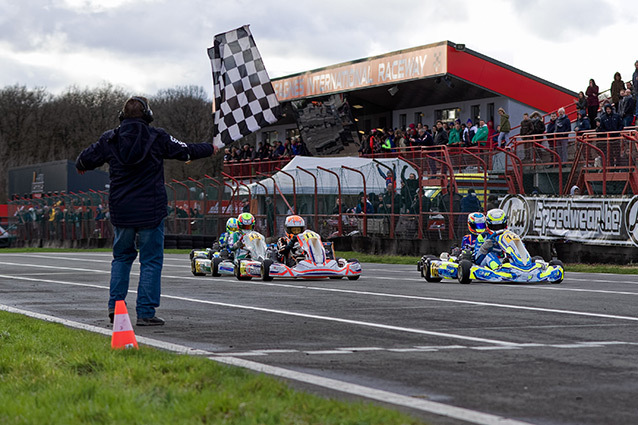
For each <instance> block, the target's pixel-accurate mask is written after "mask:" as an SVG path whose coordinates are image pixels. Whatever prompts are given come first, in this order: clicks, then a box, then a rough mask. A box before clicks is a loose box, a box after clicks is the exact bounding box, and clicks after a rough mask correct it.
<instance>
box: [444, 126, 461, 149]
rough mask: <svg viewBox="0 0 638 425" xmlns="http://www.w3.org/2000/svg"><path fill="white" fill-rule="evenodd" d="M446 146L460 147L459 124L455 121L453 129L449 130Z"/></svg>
mask: <svg viewBox="0 0 638 425" xmlns="http://www.w3.org/2000/svg"><path fill="white" fill-rule="evenodd" d="M447 145H448V146H454V147H455V146H461V145H462V143H461V122H460V121H459V120H456V122H455V123H454V127H453V128H452V129H451V130H450V133H449V134H448V140H447Z"/></svg>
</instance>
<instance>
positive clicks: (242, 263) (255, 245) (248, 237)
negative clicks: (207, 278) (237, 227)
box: [210, 231, 268, 280]
mask: <svg viewBox="0 0 638 425" xmlns="http://www.w3.org/2000/svg"><path fill="white" fill-rule="evenodd" d="M240 242H241V245H243V246H242V247H241V248H239V249H238V250H237V251H236V252H235V255H234V258H231V256H226V257H224V256H223V255H220V256H219V257H213V258H212V260H211V265H210V273H211V274H212V275H213V276H215V277H219V276H222V275H226V276H232V275H234V276H235V277H236V278H237V279H238V280H250V279H252V278H253V277H261V264H262V262H263V261H264V260H266V259H267V257H268V250H267V246H266V239H265V238H264V236H263V235H262V234H261V233H258V232H255V231H251V232H248V233H246V234H244V235H243V236H242V237H241V239H240ZM222 252H223V251H222Z"/></svg>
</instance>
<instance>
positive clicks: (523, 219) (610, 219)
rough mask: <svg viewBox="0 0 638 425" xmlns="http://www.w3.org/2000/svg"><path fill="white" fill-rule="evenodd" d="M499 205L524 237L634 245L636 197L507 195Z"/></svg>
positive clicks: (636, 235)
mask: <svg viewBox="0 0 638 425" xmlns="http://www.w3.org/2000/svg"><path fill="white" fill-rule="evenodd" d="M501 208H502V209H503V210H504V211H505V212H506V214H507V215H508V217H509V227H510V229H512V230H513V231H514V232H516V233H518V234H520V235H521V236H522V237H523V238H525V240H537V241H542V240H570V241H574V242H581V243H592V244H597V245H616V246H638V196H634V197H632V198H590V197H585V196H582V197H580V196H579V197H573V198H572V197H560V198H554V197H542V196H534V197H524V196H520V195H510V196H507V197H506V198H505V199H503V201H502V202H501Z"/></svg>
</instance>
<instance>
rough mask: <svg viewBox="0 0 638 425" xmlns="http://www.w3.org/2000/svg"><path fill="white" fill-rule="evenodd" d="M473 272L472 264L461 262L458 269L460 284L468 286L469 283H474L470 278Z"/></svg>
mask: <svg viewBox="0 0 638 425" xmlns="http://www.w3.org/2000/svg"><path fill="white" fill-rule="evenodd" d="M471 270H472V262H471V261H468V260H461V262H460V263H459V268H458V272H459V282H460V283H462V284H465V285H467V284H468V283H472V279H471V278H470V276H471Z"/></svg>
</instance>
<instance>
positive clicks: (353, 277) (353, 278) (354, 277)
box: [348, 275, 361, 280]
mask: <svg viewBox="0 0 638 425" xmlns="http://www.w3.org/2000/svg"><path fill="white" fill-rule="evenodd" d="M360 277H361V275H356V276H348V280H357V279H359V278H360Z"/></svg>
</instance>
